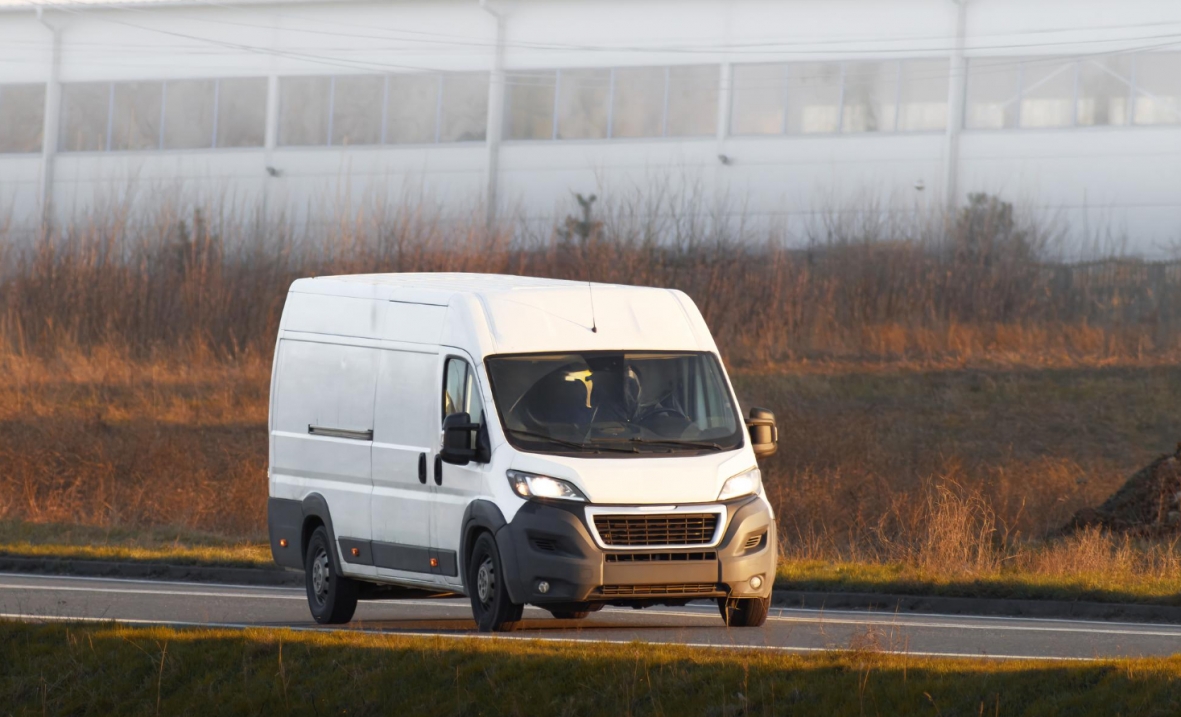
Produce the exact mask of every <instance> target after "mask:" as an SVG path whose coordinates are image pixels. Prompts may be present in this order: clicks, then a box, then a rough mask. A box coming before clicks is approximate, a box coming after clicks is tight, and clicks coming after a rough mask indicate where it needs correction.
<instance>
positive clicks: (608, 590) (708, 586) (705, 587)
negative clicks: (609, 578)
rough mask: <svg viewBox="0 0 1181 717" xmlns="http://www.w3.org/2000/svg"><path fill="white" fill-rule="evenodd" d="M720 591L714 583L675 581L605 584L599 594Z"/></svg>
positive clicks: (615, 595) (664, 593)
mask: <svg viewBox="0 0 1181 717" xmlns="http://www.w3.org/2000/svg"><path fill="white" fill-rule="evenodd" d="M715 592H718V586H717V585H714V584H713V583H675V584H671V585H604V586H603V587H601V588H599V594H600V595H603V596H604V597H622V596H637V595H702V594H708V593H715Z"/></svg>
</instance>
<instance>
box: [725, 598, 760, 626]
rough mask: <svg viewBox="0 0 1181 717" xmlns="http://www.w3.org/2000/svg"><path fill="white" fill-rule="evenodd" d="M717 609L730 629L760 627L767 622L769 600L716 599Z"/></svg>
mask: <svg viewBox="0 0 1181 717" xmlns="http://www.w3.org/2000/svg"><path fill="white" fill-rule="evenodd" d="M718 609H719V610H720V611H721V613H722V619H723V620H725V621H726V624H727V625H729V626H730V627H761V626H762V624H763V623H765V622H766V621H767V611H768V610H770V609H771V598H770V597H765V598H718Z"/></svg>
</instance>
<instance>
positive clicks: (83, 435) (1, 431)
mask: <svg viewBox="0 0 1181 717" xmlns="http://www.w3.org/2000/svg"><path fill="white" fill-rule="evenodd" d="M269 370H270V367H269V366H268V365H266V364H264V363H262V362H249V361H248V362H242V363H238V364H234V365H228V364H221V363H217V362H208V363H189V362H180V361H172V362H164V361H152V362H146V361H132V360H130V359H128V358H127V357H126V356H119V355H116V354H112V353H110V352H96V353H95V354H93V355H90V356H79V355H74V356H71V357H69V358H63V357H57V358H50V359H41V358H33V357H27V356H26V357H16V356H6V357H0V371H3V372H4V374H5V375H6V376H7V377H8V380H7V381H5V382H4V383H3V384H2V385H0V464H2V465H3V466H4V470H3V472H2V473H0V517H17V518H21V519H24V520H30V521H36V522H54V523H80V524H87V525H102V526H127V525H138V526H155V525H172V526H184V527H189V528H199V529H202V530H209V531H218V532H222V533H227V534H230V535H237V536H244V537H245V536H257V535H259V533H260V532H265V498H266V495H265V494H266V446H267V437H266V411H267V381H268V375H269Z"/></svg>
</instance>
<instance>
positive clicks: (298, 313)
mask: <svg viewBox="0 0 1181 717" xmlns="http://www.w3.org/2000/svg"><path fill="white" fill-rule="evenodd" d="M387 303H388V302H385V301H375V300H373V299H361V298H355V297H351V296H328V295H324V294H304V293H299V292H294V291H293V292H291V293H290V294H288V295H287V304H286V305H285V306H284V309H283V316H284V319H285V322H284V326H283V328H284V330H285V331H302V332H306V333H313V334H330V335H333V336H355V337H358V338H370V339H376V338H381V334H382V329H383V328H384V324H385V310H386V305H387Z"/></svg>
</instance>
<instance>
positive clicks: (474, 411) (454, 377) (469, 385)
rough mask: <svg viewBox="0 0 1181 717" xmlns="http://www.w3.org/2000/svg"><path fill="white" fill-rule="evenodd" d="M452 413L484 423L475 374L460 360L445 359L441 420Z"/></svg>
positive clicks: (465, 362) (466, 363)
mask: <svg viewBox="0 0 1181 717" xmlns="http://www.w3.org/2000/svg"><path fill="white" fill-rule="evenodd" d="M453 413H467V414H468V415H470V416H471V417H472V421H473V422H475V423H483V422H484V400H483V399H482V398H480V390H479V387H478V386H477V385H476V376H475V373H474V372H473V371H472V368H471V366H469V365H468V362H467V361H464V360H463V359H460V358H449V359H447V368H446V370H445V371H444V376H443V418H447V416H450V415H451V414H453Z"/></svg>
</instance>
